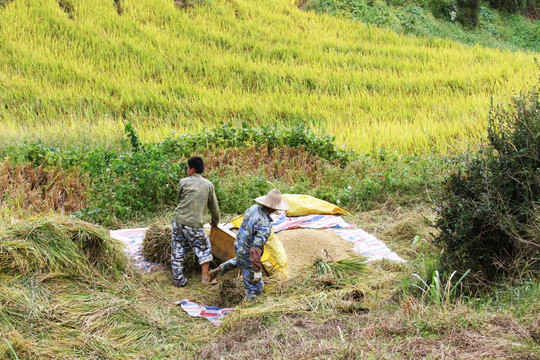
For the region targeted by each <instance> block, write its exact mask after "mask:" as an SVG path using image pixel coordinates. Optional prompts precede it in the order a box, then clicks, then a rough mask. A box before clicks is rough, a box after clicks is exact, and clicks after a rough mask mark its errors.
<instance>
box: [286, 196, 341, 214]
mask: <svg viewBox="0 0 540 360" xmlns="http://www.w3.org/2000/svg"><path fill="white" fill-rule="evenodd" d="M282 197H283V199H284V200H285V201H287V203H289V210H287V216H305V215H312V214H326V215H349V216H350V215H351V214H350V213H349V212H348V211H347V210H345V209H342V208H340V207H339V206H337V205H334V204H332V203H329V202H328V201H324V200H321V199H317V198H315V197H313V196H309V195H301V194H283V195H282Z"/></svg>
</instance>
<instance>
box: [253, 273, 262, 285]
mask: <svg viewBox="0 0 540 360" xmlns="http://www.w3.org/2000/svg"><path fill="white" fill-rule="evenodd" d="M261 280H262V274H261V272H260V271H257V272H256V273H254V274H253V283H255V284H258V283H260V282H261Z"/></svg>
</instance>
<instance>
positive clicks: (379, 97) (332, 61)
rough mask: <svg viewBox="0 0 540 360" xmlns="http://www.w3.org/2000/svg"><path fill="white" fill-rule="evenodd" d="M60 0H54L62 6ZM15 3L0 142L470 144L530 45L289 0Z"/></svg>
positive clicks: (3, 39)
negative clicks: (289, 135) (168, 139)
mask: <svg viewBox="0 0 540 360" xmlns="http://www.w3.org/2000/svg"><path fill="white" fill-rule="evenodd" d="M59 3H60V4H61V5H62V6H61V5H60V4H59ZM121 6H122V8H121V11H120V12H119V11H118V9H117V8H116V7H115V2H113V1H112V0H96V1H91V2H89V1H84V0H62V1H60V2H59V1H56V0H16V1H13V2H9V3H8V4H7V5H6V6H5V7H4V8H3V9H2V10H0V19H1V23H0V24H1V25H0V89H1V91H0V102H1V103H2V104H3V106H1V107H0V122H1V124H2V128H3V129H5V131H4V132H2V134H1V135H0V139H1V143H2V144H3V145H4V146H5V145H6V144H12V143H14V142H16V141H19V140H20V139H21V138H22V139H36V138H39V139H44V140H46V141H47V142H51V143H60V144H64V145H65V144H79V143H80V142H84V143H89V142H92V141H93V142H94V143H96V144H98V143H103V142H104V141H105V142H108V143H111V142H114V141H116V140H117V139H119V138H120V137H121V136H122V130H123V125H124V123H125V121H126V120H130V121H132V122H133V123H134V124H135V126H136V128H138V130H139V133H140V135H141V137H142V138H143V139H144V140H146V141H149V140H157V139H161V138H162V137H164V136H166V135H167V134H168V133H169V132H170V131H171V130H175V131H177V132H185V131H192V130H195V129H200V128H202V127H203V126H208V125H212V124H215V123H217V122H220V121H226V122H229V121H230V122H238V121H247V122H250V123H254V124H274V123H277V124H283V123H307V124H309V125H311V126H313V127H314V128H315V129H317V130H320V131H325V132H327V133H330V134H332V135H335V136H336V137H337V141H338V143H342V144H346V145H348V146H349V147H350V148H353V149H355V150H358V151H366V150H372V149H378V148H379V147H381V146H386V147H393V148H398V149H401V150H405V151H422V150H437V151H447V150H448V149H463V148H466V147H467V146H469V142H476V141H478V139H479V138H480V136H481V135H482V134H483V131H484V128H485V115H486V113H487V111H488V107H489V103H490V98H491V97H494V98H495V100H497V99H500V98H501V97H504V98H508V96H509V95H510V94H511V92H512V91H513V90H519V89H521V88H523V87H524V83H525V82H526V81H527V80H528V79H530V78H531V74H532V73H533V71H534V69H535V65H534V62H533V55H531V54H527V53H522V52H505V51H501V50H496V49H486V48H482V47H478V46H475V47H467V46H464V45H460V44H456V43H452V42H450V41H445V40H433V39H431V40H425V39H420V38H413V37H407V36H399V35H396V34H395V33H393V32H391V31H384V30H380V29H377V28H373V27H366V26H365V25H363V24H359V23H354V22H350V21H347V20H345V19H339V18H335V17H331V16H327V15H319V14H315V13H309V12H304V11H300V10H299V9H298V8H297V6H296V4H295V2H294V1H292V0H288V1H278V0H267V1H264V2H260V1H249V0H215V1H208V2H205V3H203V4H202V5H199V6H196V7H195V8H193V9H188V10H185V9H181V8H176V7H175V6H174V4H173V1H172V0H122V1H121Z"/></svg>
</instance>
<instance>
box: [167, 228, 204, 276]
mask: <svg viewBox="0 0 540 360" xmlns="http://www.w3.org/2000/svg"><path fill="white" fill-rule="evenodd" d="M190 249H193V252H194V253H195V255H197V258H198V259H199V264H206V263H207V262H210V261H212V259H213V257H212V247H211V245H210V239H209V238H208V235H207V234H206V232H205V231H204V229H203V228H194V227H191V226H187V225H182V224H177V223H176V222H174V221H173V223H172V243H171V266H172V275H173V282H174V284H175V285H179V286H185V285H186V283H187V279H186V278H185V277H184V274H183V271H184V259H185V258H186V254H187V253H188V252H189V250H190Z"/></svg>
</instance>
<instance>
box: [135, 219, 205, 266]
mask: <svg viewBox="0 0 540 360" xmlns="http://www.w3.org/2000/svg"><path fill="white" fill-rule="evenodd" d="M143 255H144V257H145V258H147V259H148V260H150V261H151V262H153V263H157V264H161V265H165V266H167V267H170V266H171V225H170V224H163V223H154V224H152V225H151V226H150V228H149V229H148V231H147V232H146V235H145V237H144V240H143ZM197 265H198V261H197V257H196V256H195V254H194V253H193V251H190V252H189V254H187V255H186V259H185V260H184V272H186V271H192V270H195V269H197Z"/></svg>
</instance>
